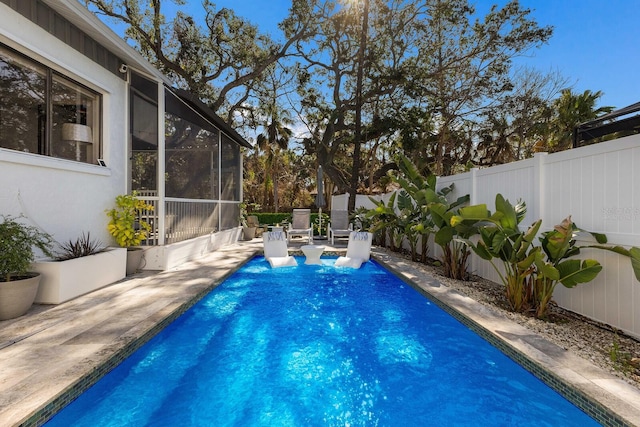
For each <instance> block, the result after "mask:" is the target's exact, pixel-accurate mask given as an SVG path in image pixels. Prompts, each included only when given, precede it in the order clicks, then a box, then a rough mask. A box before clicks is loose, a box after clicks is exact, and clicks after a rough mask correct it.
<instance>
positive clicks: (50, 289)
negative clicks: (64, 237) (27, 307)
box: [33, 232, 127, 304]
mask: <svg viewBox="0 0 640 427" xmlns="http://www.w3.org/2000/svg"><path fill="white" fill-rule="evenodd" d="M126 259H127V250H126V249H124V248H107V247H105V246H104V245H103V244H102V242H100V241H99V240H95V239H92V238H91V234H90V233H89V232H87V233H86V234H85V233H82V235H81V236H80V237H78V238H77V239H76V240H69V241H67V242H66V243H61V244H60V248H59V249H58V250H57V251H56V253H55V255H54V257H53V258H51V259H42V260H38V261H36V262H35V263H33V270H34V271H36V272H39V273H41V274H42V280H41V281H40V286H39V288H38V293H37V294H36V299H35V302H37V303H41V304H60V303H62V302H65V301H68V300H70V299H73V298H76V297H78V296H80V295H84V294H86V293H89V292H92V291H94V290H96V289H99V288H102V287H104V286H106V285H109V284H111V283H114V282H117V281H118V280H121V279H123V278H124V277H125V275H126V272H125V267H126Z"/></svg>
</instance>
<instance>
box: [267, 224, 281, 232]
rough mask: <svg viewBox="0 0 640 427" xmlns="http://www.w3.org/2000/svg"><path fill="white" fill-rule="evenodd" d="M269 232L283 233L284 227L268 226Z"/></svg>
mask: <svg viewBox="0 0 640 427" xmlns="http://www.w3.org/2000/svg"><path fill="white" fill-rule="evenodd" d="M269 231H284V227H283V226H282V225H270V226H269Z"/></svg>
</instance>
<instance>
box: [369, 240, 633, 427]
mask: <svg viewBox="0 0 640 427" xmlns="http://www.w3.org/2000/svg"><path fill="white" fill-rule="evenodd" d="M373 252H374V259H375V260H376V261H377V262H378V263H380V264H381V265H383V266H385V267H386V268H388V269H389V270H390V271H392V272H393V273H394V274H396V275H397V276H398V277H400V278H401V279H403V280H404V281H405V282H406V283H408V284H410V285H411V286H413V287H414V288H415V289H417V290H419V291H420V292H421V293H423V294H425V295H426V296H427V297H428V298H430V299H431V300H432V301H434V302H435V303H436V304H438V305H439V306H440V307H441V308H443V309H444V310H445V311H447V312H448V313H449V314H451V315H453V316H454V317H455V318H456V319H458V320H459V321H461V322H462V323H463V324H465V325H466V326H467V327H469V328H471V329H472V330H473V331H474V332H476V333H477V334H479V335H480V336H482V337H483V338H485V339H486V340H487V341H489V342H490V343H491V344H492V345H494V346H495V347H497V348H499V349H500V350H501V351H502V352H504V353H505V354H506V355H507V356H509V357H510V358H512V359H513V360H515V361H516V362H517V363H519V364H520V365H522V366H523V367H525V369H527V370H528V371H529V372H531V373H532V374H534V375H535V376H536V377H538V378H540V379H541V380H542V381H544V382H545V383H546V384H547V385H549V386H550V387H551V388H553V389H554V390H556V391H557V392H558V393H560V394H561V395H563V396H564V397H565V398H567V399H568V400H569V401H571V402H572V403H573V404H574V405H576V406H578V407H579V408H581V409H582V410H583V411H584V412H586V413H587V414H589V415H590V416H591V417H593V418H594V419H596V420H597V421H598V422H599V423H601V424H602V425H605V426H640V390H638V389H637V388H635V387H633V386H632V385H630V384H628V383H627V382H625V381H624V380H622V379H620V378H618V377H616V376H614V375H612V374H610V373H608V372H606V371H605V370H604V369H601V368H599V367H597V366H595V365H594V364H592V363H591V362H589V361H587V360H585V359H583V358H581V357H579V356H578V355H576V354H575V353H572V352H571V351H570V350H566V349H563V348H562V347H560V346H558V345H556V344H554V343H552V342H550V341H548V340H546V339H545V338H543V337H541V336H540V335H537V334H536V333H535V332H533V331H531V330H529V329H526V328H525V327H524V326H521V325H519V324H517V323H515V322H513V321H512V320H510V319H509V318H508V317H506V316H504V315H503V314H501V313H499V312H498V311H496V310H493V309H491V308H490V307H487V306H485V305H483V304H481V303H479V302H477V301H475V300H473V299H472V298H470V297H467V296H465V295H463V294H461V293H460V292H458V291H456V290H455V289H452V288H449V287H447V286H446V285H444V284H442V283H441V282H440V281H438V279H437V278H436V277H434V276H432V275H429V274H426V273H425V272H424V271H420V270H419V269H418V268H417V267H416V266H415V264H413V263H411V262H408V261H407V260H406V259H404V258H403V257H401V256H398V255H395V254H392V253H389V252H385V251H379V250H375V249H374V251H373ZM540 418H541V419H544V414H540Z"/></svg>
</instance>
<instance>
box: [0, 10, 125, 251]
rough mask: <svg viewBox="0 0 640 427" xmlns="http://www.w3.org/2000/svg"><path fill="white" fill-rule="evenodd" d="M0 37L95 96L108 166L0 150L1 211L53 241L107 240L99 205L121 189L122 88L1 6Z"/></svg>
mask: <svg viewBox="0 0 640 427" xmlns="http://www.w3.org/2000/svg"><path fill="white" fill-rule="evenodd" d="M0 41H1V42H2V43H4V44H7V45H9V46H11V47H13V48H14V49H16V50H18V51H19V52H21V53H23V54H26V55H27V56H29V57H32V58H33V59H35V60H37V61H39V62H41V63H43V64H45V65H47V66H49V67H51V68H53V69H55V70H57V71H59V72H61V73H62V74H64V75H66V76H68V77H70V78H72V79H74V80H77V81H78V82H80V83H83V84H84V85H86V86H88V87H90V88H92V89H94V90H97V91H98V92H99V93H101V94H102V101H103V103H102V108H103V110H102V111H103V114H102V119H103V120H102V141H103V155H102V157H103V158H104V159H105V162H106V164H107V167H106V168H105V167H101V166H98V165H89V164H84V163H79V162H73V161H68V160H63V159H57V158H53V157H47V156H42V155H37V154H29V153H21V152H17V151H14V150H8V149H1V148H0V214H3V215H7V214H9V215H24V216H26V217H27V218H28V219H29V220H30V221H31V222H32V223H34V224H36V225H38V226H40V227H42V228H43V229H44V230H45V231H47V232H49V233H51V234H52V235H53V236H54V238H55V239H56V240H58V241H67V240H75V239H76V238H77V237H79V236H80V234H81V233H82V232H83V231H85V232H86V231H91V236H92V237H96V238H98V239H100V240H102V241H103V242H104V243H105V244H110V243H111V238H110V236H109V235H108V233H107V231H106V225H107V217H106V215H105V209H107V208H111V207H112V206H113V201H114V199H115V196H116V195H118V194H121V193H124V192H126V167H125V165H126V164H127V116H128V110H127V96H128V95H127V94H128V91H127V85H126V82H125V81H124V80H122V79H120V78H118V76H115V75H113V74H112V73H110V72H109V71H107V70H105V69H104V68H102V67H101V66H99V65H98V64H96V63H95V62H93V61H91V60H90V59H88V58H86V57H85V56H84V55H82V54H81V53H79V52H78V51H76V50H74V49H73V48H71V47H69V46H67V45H66V44H65V43H63V42H62V41H60V40H58V39H57V38H55V37H53V36H52V35H50V34H49V33H47V32H46V31H44V30H43V29H42V28H40V27H39V26H37V25H35V24H34V23H32V22H31V21H29V20H28V19H26V18H24V17H23V16H22V15H20V14H18V13H16V12H14V11H13V10H12V9H10V8H9V7H8V6H6V5H4V4H1V3H0Z"/></svg>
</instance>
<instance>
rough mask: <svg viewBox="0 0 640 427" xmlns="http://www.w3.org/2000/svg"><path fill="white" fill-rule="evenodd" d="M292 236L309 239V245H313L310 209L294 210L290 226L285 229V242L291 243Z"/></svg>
mask: <svg viewBox="0 0 640 427" xmlns="http://www.w3.org/2000/svg"><path fill="white" fill-rule="evenodd" d="M293 236H302V237H306V238H308V239H309V244H312V243H313V227H312V226H311V209H294V210H293V215H292V220H291V225H290V226H289V228H288V229H287V240H288V241H291V238H292V237H293Z"/></svg>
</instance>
